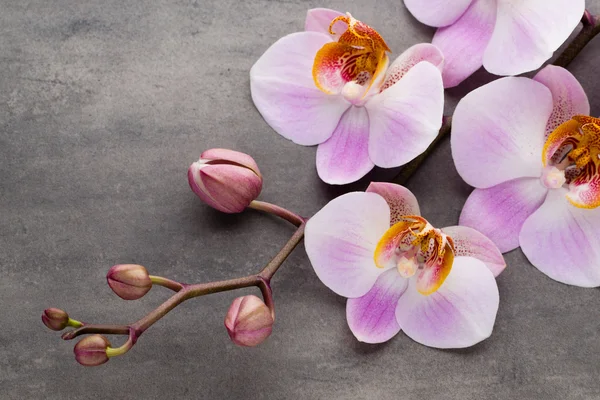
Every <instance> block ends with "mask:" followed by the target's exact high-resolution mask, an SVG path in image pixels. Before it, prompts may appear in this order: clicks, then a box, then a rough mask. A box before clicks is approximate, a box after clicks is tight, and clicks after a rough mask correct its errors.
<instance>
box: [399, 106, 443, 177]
mask: <svg viewBox="0 0 600 400" xmlns="http://www.w3.org/2000/svg"><path fill="white" fill-rule="evenodd" d="M451 127H452V117H444V118H443V122H442V127H441V128H440V131H439V133H438V135H437V136H436V137H435V139H433V142H431V144H430V145H429V147H428V148H427V149H426V150H425V151H424V152H423V153H421V154H420V155H419V156H417V157H416V158H414V159H413V160H412V161H411V162H409V163H408V164H406V165H405V166H404V167H403V168H402V170H401V171H400V172H399V173H398V175H396V177H395V178H394V179H393V182H394V183H397V184H399V185H405V184H406V182H408V180H409V179H410V178H411V176H413V174H414V173H415V172H417V169H419V167H420V166H421V164H422V163H423V161H425V159H426V158H427V157H429V155H430V154H431V153H433V151H434V150H435V148H436V147H437V145H438V144H439V143H440V141H441V140H442V139H443V138H444V137H446V136H447V135H448V134H449V133H450V129H451Z"/></svg>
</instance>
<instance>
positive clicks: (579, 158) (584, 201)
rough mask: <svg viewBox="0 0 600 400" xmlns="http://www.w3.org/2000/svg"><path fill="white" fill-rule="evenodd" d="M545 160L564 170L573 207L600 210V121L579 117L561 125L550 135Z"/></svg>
mask: <svg viewBox="0 0 600 400" xmlns="http://www.w3.org/2000/svg"><path fill="white" fill-rule="evenodd" d="M542 160H543V164H544V166H546V164H547V163H549V162H552V163H553V165H555V166H556V167H558V168H560V169H562V170H564V172H565V176H566V178H567V183H568V185H569V193H568V194H567V200H568V201H569V202H570V203H571V204H573V205H574V206H576V207H580V208H596V207H600V119H598V118H594V117H588V116H585V115H576V116H574V117H573V119H571V120H570V121H567V122H565V123H563V124H561V125H560V126H559V127H558V128H556V130H554V131H553V132H552V133H551V134H550V135H549V136H548V139H547V141H546V143H545V144H544V149H543V151H542Z"/></svg>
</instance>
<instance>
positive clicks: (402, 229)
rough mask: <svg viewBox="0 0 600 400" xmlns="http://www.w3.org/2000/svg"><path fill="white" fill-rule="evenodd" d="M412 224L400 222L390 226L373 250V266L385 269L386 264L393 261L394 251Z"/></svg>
mask: <svg viewBox="0 0 600 400" xmlns="http://www.w3.org/2000/svg"><path fill="white" fill-rule="evenodd" d="M412 224H413V222H409V221H400V222H397V223H396V224H394V225H392V226H391V227H390V229H388V230H387V231H386V232H385V233H384V234H383V236H382V237H381V239H380V240H379V242H378V243H377V247H376V248H375V254H374V256H373V258H374V259H375V265H376V266H377V268H385V267H386V266H388V263H389V262H391V261H393V259H394V258H395V256H396V249H397V248H398V246H399V245H400V241H401V240H402V239H403V238H404V236H405V235H406V234H407V233H409V232H410V227H411V225H412Z"/></svg>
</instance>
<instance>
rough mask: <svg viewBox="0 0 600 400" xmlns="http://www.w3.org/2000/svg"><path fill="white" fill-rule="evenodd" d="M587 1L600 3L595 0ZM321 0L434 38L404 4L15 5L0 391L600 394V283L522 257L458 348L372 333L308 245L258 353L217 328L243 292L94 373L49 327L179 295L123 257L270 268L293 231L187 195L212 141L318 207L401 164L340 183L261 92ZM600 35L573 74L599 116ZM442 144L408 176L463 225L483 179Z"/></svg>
mask: <svg viewBox="0 0 600 400" xmlns="http://www.w3.org/2000/svg"><path fill="white" fill-rule="evenodd" d="M587 3H588V8H590V9H591V10H592V11H593V12H595V13H598V12H600V1H598V0H595V1H588V2H587ZM314 6H327V7H330V8H335V9H339V10H342V11H344V10H347V11H351V12H353V14H354V15H355V16H356V17H358V18H360V19H362V20H364V21H365V22H367V23H369V24H371V25H373V26H374V27H376V28H377V29H378V30H379V32H380V33H381V34H382V35H383V36H384V37H385V38H386V40H387V42H388V44H389V45H390V47H391V48H392V49H393V50H394V53H395V54H399V53H400V52H401V51H402V49H404V48H406V47H408V46H410V45H412V44H415V43H418V42H421V41H429V40H430V38H431V35H432V33H433V30H432V29H430V28H427V27H424V26H421V25H419V24H418V23H417V22H416V21H415V20H414V19H413V18H412V17H411V16H410V15H409V14H408V13H407V11H406V10H405V9H404V6H403V4H402V1H401V0H380V1H373V2H367V1H365V2H354V1H331V2H329V3H326V4H322V3H318V2H316V1H300V0H290V1H266V0H262V1H260V0H259V1H236V0H219V1H208V0H207V1H201V0H197V1H193V0H152V1H146V0H126V1H122V0H90V1H85V2H82V1H80V0H32V1H28V0H27V1H26V0H23V1H14V0H0V127H1V130H0V168H1V169H0V171H1V176H0V182H1V187H2V190H1V192H0V204H1V207H2V213H1V214H0V249H1V250H0V272H1V279H0V303H1V304H2V312H1V313H0V324H1V326H2V328H1V329H0V398H2V399H41V398H47V399H92V398H93V399H103V398H122V399H130V398H145V399H154V398H157V399H158V398H168V397H178V398H194V399H199V398H202V399H325V398H326V399H417V398H419V399H428V400H441V399H458V400H463V399H486V400H487V399H489V400H495V399H507V400H508V399H561V400H565V399H597V398H600V381H599V374H600V363H599V362H598V361H599V353H600V335H599V333H598V332H599V329H600V296H599V293H598V290H597V289H579V288H575V287H568V286H565V285H562V284H559V283H556V282H554V281H551V280H550V279H548V278H546V277H545V276H543V275H542V274H541V273H539V272H538V271H537V270H536V269H535V268H533V267H532V266H531V265H530V264H529V263H528V262H527V260H526V259H525V257H524V256H523V254H522V253H521V252H520V250H516V251H513V252H512V253H510V254H508V255H507V256H506V259H507V262H508V264H509V267H508V269H507V270H506V272H504V273H503V274H502V275H501V276H500V278H499V279H498V284H499V286H500V295H501V304H500V311H499V313H498V318H497V322H496V326H495V330H494V333H493V336H492V337H491V338H490V339H488V340H487V341H485V342H483V343H482V344H480V345H477V346H475V347H474V348H471V349H467V350H461V351H439V350H435V349H430V348H426V347H423V346H421V345H419V344H417V343H414V342H412V341H411V340H410V339H409V338H407V337H406V336H404V335H403V334H399V335H398V336H397V337H396V338H394V339H392V340H391V341H390V342H388V343H386V344H383V345H379V346H372V345H364V344H360V343H358V342H357V341H356V340H355V339H354V338H353V336H352V335H351V333H350V331H349V330H348V328H347V325H346V322H345V311H344V299H342V298H340V297H337V296H336V295H334V294H333V293H332V292H330V291H329V290H328V289H327V288H325V287H324V286H323V285H322V284H321V283H320V282H319V281H318V279H317V277H316V276H315V274H314V273H313V271H312V269H311V267H310V265H309V262H308V259H307V257H306V255H305V253H304V251H303V248H302V246H300V248H299V249H297V251H296V252H295V253H294V254H293V255H292V256H291V257H290V259H289V261H288V262H286V264H285V265H284V267H283V268H282V270H281V271H280V273H278V275H277V276H276V277H275V279H274V290H275V301H276V307H277V313H278V319H277V323H276V328H275V330H274V332H273V335H272V336H271V338H270V339H269V340H268V341H267V342H266V343H264V344H263V345H261V346H260V347H258V348H254V349H243V348H238V347H235V346H234V345H232V344H231V342H230V341H229V340H228V337H227V334H226V332H225V329H224V327H223V318H224V315H225V313H226V310H227V308H228V305H229V302H230V301H231V300H232V299H233V298H234V297H236V296H237V295H239V294H240V293H239V292H229V293H224V294H219V295H213V296H209V297H206V298H201V299H196V300H194V301H190V302H188V303H185V304H184V305H183V306H181V307H179V308H177V309H176V310H175V311H173V312H172V313H171V314H169V315H168V316H167V317H166V318H165V319H164V320H162V321H160V322H159V323H157V324H156V325H155V326H154V327H152V328H151V329H150V330H149V331H148V332H147V333H146V334H145V335H144V336H143V337H142V338H141V340H140V341H139V342H138V344H137V345H136V346H135V348H134V349H133V350H132V351H131V352H130V354H128V355H127V356H125V357H120V358H117V359H113V360H112V361H111V362H109V363H108V364H106V365H104V366H102V367H99V368H84V367H81V366H79V365H78V364H77V363H76V362H75V360H74V358H73V355H72V346H73V345H74V343H73V342H63V341H61V340H60V338H59V335H58V334H56V333H53V332H50V331H48V330H47V329H45V327H44V326H43V325H42V323H41V322H40V314H41V311H42V310H43V309H44V308H46V307H49V306H55V307H60V308H64V309H66V310H68V312H69V313H70V314H71V315H72V316H73V317H74V318H78V319H82V320H84V321H93V322H114V323H126V322H131V321H134V320H136V319H138V318H139V317H140V316H141V315H142V314H144V313H146V312H148V311H149V310H151V309H152V308H153V307H154V306H156V305H157V304H159V303H160V302H161V301H162V300H163V299H164V298H166V296H167V292H166V290H159V289H160V288H159V289H156V290H153V291H152V292H151V293H150V294H149V295H148V296H146V297H145V298H144V299H142V300H140V301H137V302H125V301H122V300H120V299H118V298H117V297H116V296H115V295H114V294H113V293H112V292H111V291H110V289H109V288H108V287H107V286H106V284H105V280H104V276H105V274H106V271H107V270H108V268H109V267H110V266H111V265H113V264H115V263H121V262H135V263H140V264H143V265H145V266H146V267H148V269H149V270H150V271H151V272H152V273H154V274H157V275H165V276H169V277H172V278H174V279H177V280H181V281H186V282H200V281H209V280H216V279H224V278H228V277H233V276H239V275H242V274H247V273H250V272H253V271H256V270H257V269H258V268H259V267H260V265H262V264H263V263H265V262H266V261H268V260H269V258H270V257H271V256H272V255H274V254H275V253H276V252H277V250H278V249H279V247H280V246H281V244H283V243H284V242H285V241H286V240H287V236H288V235H290V234H291V233H292V229H291V228H290V226H288V225H286V224H285V223H283V222H280V221H278V220H276V219H275V218H270V217H268V216H265V215H260V214H258V213H254V212H247V213H244V214H243V215H239V216H226V215H221V214H219V213H217V212H215V211H213V210H211V209H209V208H208V207H206V206H204V205H203V204H201V203H200V202H199V201H198V199H197V198H195V196H194V195H193V194H192V193H191V191H190V190H189V188H188V184H187V181H186V170H187V166H188V165H189V164H190V163H191V162H192V161H194V160H195V159H196V158H197V157H198V155H199V154H200V152H201V151H202V150H204V149H207V148H210V147H216V146H219V147H229V148H234V149H238V150H242V151H246V152H248V153H249V154H251V155H253V156H254V157H255V159H256V160H257V162H258V164H259V165H260V168H261V170H262V172H263V174H264V177H265V187H264V191H263V194H262V196H261V198H262V199H264V200H267V201H273V202H276V203H279V204H281V205H283V206H285V207H288V208H290V209H292V210H295V211H297V212H298V213H300V214H303V215H312V213H314V212H316V211H317V210H318V209H319V208H320V207H322V206H323V205H324V204H325V203H326V202H327V201H329V200H330V199H332V198H333V197H335V196H336V195H338V194H341V193H343V192H345V191H348V190H349V189H355V188H358V189H364V188H365V187H366V185H367V183H368V180H369V179H385V178H387V177H389V176H391V175H393V174H392V173H390V171H379V172H377V173H376V174H371V175H370V176H368V177H367V178H366V179H363V180H362V181H361V182H360V183H358V184H356V185H352V186H351V187H342V188H339V187H338V188H332V187H328V186H327V185H325V184H323V183H321V182H320V181H319V180H318V178H317V175H316V171H315V167H314V157H315V149H314V148H308V147H301V146H297V145H294V144H293V143H291V142H288V141H287V140H285V139H283V138H281V137H279V136H278V135H277V134H275V133H274V132H273V131H272V130H271V129H270V128H269V126H268V125H267V124H266V123H265V122H264V121H263V119H262V118H261V116H260V115H259V113H258V112H257V111H256V109H255V108H254V106H253V104H252V101H251V99H250V93H249V82H248V80H249V79H248V71H249V69H250V67H251V66H252V64H253V62H254V61H255V60H256V59H258V57H259V56H260V55H261V54H262V53H263V52H264V51H265V50H266V49H267V47H268V46H269V45H270V44H271V43H273V42H274V41H275V40H277V39H278V38H279V37H281V36H283V35H285V34H286V33H290V32H294V31H298V30H301V29H302V27H303V20H304V16H305V12H306V10H307V9H308V8H311V7H314ZM599 46H600V40H595V41H594V42H592V43H591V44H590V45H589V46H588V47H587V48H586V49H585V50H584V51H583V52H582V54H581V55H580V56H579V57H578V59H577V60H576V61H575V62H574V63H573V64H572V66H571V67H570V70H571V71H572V72H573V73H574V74H575V76H576V77H577V78H578V79H579V80H580V81H581V82H582V84H583V86H584V88H585V89H586V90H587V92H588V94H589V96H590V100H591V104H592V113H593V114H594V115H599V114H600V95H599V94H598V93H599V89H600V87H599V86H598V83H597V68H596V66H597V65H598V63H599V62H600V48H599ZM489 79H490V78H489V77H488V76H487V75H486V74H485V73H483V72H479V73H477V74H476V75H475V76H474V77H472V78H471V79H470V80H468V81H467V82H465V83H464V84H463V85H462V86H461V87H460V88H458V89H454V90H451V91H449V92H448V94H447V99H448V105H447V110H448V112H451V110H452V109H453V108H454V105H455V103H456V100H457V99H458V98H460V97H461V96H462V95H464V94H465V93H466V92H467V91H468V90H470V89H472V88H474V87H476V86H478V85H480V84H481V83H482V82H485V81H487V80H489ZM449 150H450V149H449V143H448V142H447V141H446V142H444V143H443V144H442V146H440V147H439V148H438V149H437V151H436V152H435V154H434V156H433V157H432V158H431V159H430V160H428V161H427V162H426V164H425V165H424V166H423V168H422V169H421V170H420V171H419V172H418V173H417V175H416V176H415V177H414V179H412V181H411V182H410V184H409V187H410V189H412V190H413V191H414V192H415V194H416V195H417V197H418V198H419V200H420V202H421V210H422V212H423V213H424V215H425V217H427V218H429V219H430V221H432V222H433V223H434V224H436V225H439V226H444V225H452V224H455V223H456V221H457V219H458V215H459V211H460V209H461V206H462V204H463V203H464V200H465V199H466V197H467V195H468V193H469V191H470V189H469V187H468V186H467V185H466V184H464V183H463V182H462V181H461V179H460V177H459V176H458V175H457V174H456V171H455V169H454V167H453V164H452V160H451V158H450V151H449ZM392 172H394V171H392ZM246 292H247V293H249V292H251V291H250V290H248V291H246Z"/></svg>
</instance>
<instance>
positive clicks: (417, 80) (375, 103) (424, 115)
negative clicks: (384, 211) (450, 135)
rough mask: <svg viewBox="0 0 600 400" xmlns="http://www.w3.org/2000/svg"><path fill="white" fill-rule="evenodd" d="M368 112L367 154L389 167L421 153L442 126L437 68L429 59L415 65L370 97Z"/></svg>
mask: <svg viewBox="0 0 600 400" xmlns="http://www.w3.org/2000/svg"><path fill="white" fill-rule="evenodd" d="M365 107H366V108H367V110H368V111H369V119H370V129H369V132H370V137H369V156H370V157H371V160H372V161H373V162H374V163H375V165H377V166H380V167H384V168H391V167H397V166H400V165H403V164H406V163H407V162H409V161H410V160H412V159H413V158H415V157H416V156H418V155H419V154H421V153H422V152H423V151H425V149H427V147H428V146H429V145H430V144H431V142H432V141H433V139H434V138H435V137H436V136H437V133H438V130H439V129H440V127H441V126H442V115H443V111H444V87H443V85H442V76H441V73H440V71H439V70H438V69H437V68H436V67H435V66H433V65H432V64H430V63H428V62H421V63H419V64H417V65H415V66H414V67H413V68H411V69H410V71H408V73H407V74H406V75H405V76H404V77H403V78H402V79H401V80H399V81H398V82H396V83H395V84H394V85H393V86H391V87H389V88H388V89H386V90H384V91H383V92H381V93H379V94H377V95H375V96H373V97H372V98H371V99H370V100H369V101H368V102H367V104H366V105H365Z"/></svg>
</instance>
